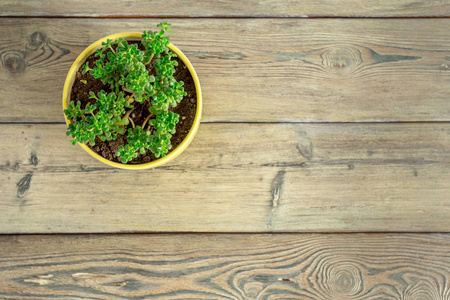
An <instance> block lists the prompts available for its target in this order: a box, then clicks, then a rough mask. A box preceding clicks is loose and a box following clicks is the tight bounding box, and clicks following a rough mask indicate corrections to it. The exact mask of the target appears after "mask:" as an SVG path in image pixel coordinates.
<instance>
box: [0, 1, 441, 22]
mask: <svg viewBox="0 0 450 300" xmlns="http://www.w3.org/2000/svg"><path fill="white" fill-rule="evenodd" d="M0 16H64V17H102V16H103V17H104V16H106V17H109V16H119V17H124V16H128V17H132V16H134V17H136V16H137V17H155V16H156V17H172V16H173V17H175V16H176V17H282V18H283V17H402V16H422V17H423V16H450V3H449V2H448V1H439V0H429V1H425V0H421V1H414V0H398V1H387V0H382V1H371V2H370V3H366V2H364V1H358V0H319V1H317V0H316V1H311V0H308V1H296V0H284V1H277V0H247V1H238V0H214V1H211V0H210V1H199V0H197V1H192V0H189V1H188V0H166V1H158V2H155V1H152V2H149V1H145V0H134V1H118V0H115V1H105V0H100V1H87V0H77V1H68V0H46V1H43V0H39V1H26V0H2V1H1V2H0Z"/></svg>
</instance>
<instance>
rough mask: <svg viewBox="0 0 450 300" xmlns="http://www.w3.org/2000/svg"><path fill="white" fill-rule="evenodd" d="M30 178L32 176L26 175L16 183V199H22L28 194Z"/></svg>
mask: <svg viewBox="0 0 450 300" xmlns="http://www.w3.org/2000/svg"><path fill="white" fill-rule="evenodd" d="M32 176H33V174H27V175H25V176H24V177H23V178H22V179H21V180H20V181H19V182H18V183H17V198H23V197H25V195H26V194H27V193H28V190H29V189H30V185H31V177H32Z"/></svg>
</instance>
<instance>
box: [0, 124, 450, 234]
mask: <svg viewBox="0 0 450 300" xmlns="http://www.w3.org/2000/svg"><path fill="white" fill-rule="evenodd" d="M0 139H1V140H2V141H8V142H6V143H1V145H0V153H2V156H1V157H0V186H1V189H2V193H1V194H0V232H1V233H47V232H48V233H55V232H56V233H58V232H59V233H65V232H75V233H76V232H87V233H92V232H130V231H131V232H135V231H143V232H160V231H184V232H186V231H200V232H207V231H211V232H269V231H273V232H283V231H295V232H306V231H308V232H349V231H352V232H354V231H432V232H436V231H439V232H447V231H450V221H449V219H450V218H449V217H450V198H449V197H450V196H449V195H450V180H449V178H450V124H233V123H231V124H215V123H213V124H202V125H201V126H200V130H199V132H198V134H197V136H196V138H195V139H194V141H193V143H192V144H191V145H190V146H189V147H188V148H187V150H186V151H185V152H183V154H181V156H180V157H179V158H177V159H176V160H175V161H173V162H171V163H169V164H167V165H165V166H163V167H160V168H157V169H152V170H145V171H137V172H129V171H124V170H116V169H112V168H110V167H108V166H106V165H103V164H101V163H99V162H97V161H96V160H94V159H93V158H92V157H90V156H89V155H88V154H87V153H85V152H84V151H83V150H82V149H81V148H80V147H78V146H76V147H75V146H72V145H71V144H70V143H69V141H68V138H67V137H65V126H64V125H62V124H60V125H59V124H57V125H1V126H0Z"/></svg>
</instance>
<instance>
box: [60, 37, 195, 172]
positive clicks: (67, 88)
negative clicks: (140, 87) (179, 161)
mask: <svg viewBox="0 0 450 300" xmlns="http://www.w3.org/2000/svg"><path fill="white" fill-rule="evenodd" d="M141 35H142V34H141V33H135V32H126V33H119V34H114V35H110V36H107V37H104V38H102V39H100V40H98V41H96V42H95V43H93V44H92V45H90V46H89V47H87V48H86V49H85V50H84V51H83V52H82V53H81V54H80V55H79V56H78V58H77V59H76V60H75V62H74V63H73V65H72V67H71V68H70V70H69V73H68V74H67V78H66V82H65V84H64V92H63V108H64V109H66V108H67V105H68V104H69V102H70V93H71V91H72V85H73V83H74V81H75V75H76V73H77V71H78V69H80V67H81V66H82V65H83V64H84V62H85V61H86V59H87V58H88V57H89V56H90V55H91V54H93V53H94V52H95V51H96V50H97V49H99V48H101V47H102V42H106V40H107V39H111V40H117V39H119V38H124V39H125V40H127V41H139V40H141V39H142V38H141ZM169 48H170V50H171V51H172V52H174V53H176V54H177V55H178V58H179V59H181V60H182V61H183V63H184V64H185V65H186V66H187V68H188V69H189V72H191V75H192V78H193V79H194V83H195V90H196V92H197V112H196V114H195V119H194V124H193V125H192V127H191V130H190V131H189V133H188V135H187V136H186V138H185V139H184V140H183V142H181V144H180V145H178V147H177V148H176V149H173V150H172V151H171V152H170V153H169V154H168V155H167V156H165V157H163V158H160V159H157V160H154V161H152V162H149V163H145V164H136V165H132V164H122V163H117V162H112V161H110V160H107V159H105V158H104V157H102V156H100V155H98V154H97V153H95V152H94V151H92V150H91V149H90V148H89V147H88V146H87V145H85V144H80V143H78V144H79V145H80V146H81V148H83V149H84V150H85V151H86V152H87V153H89V154H90V155H91V156H92V157H94V158H96V159H98V160H99V161H101V162H103V163H105V164H107V165H110V166H112V167H116V168H121V169H128V170H140V169H149V168H155V167H159V166H161V165H163V164H165V163H168V162H169V161H171V160H172V159H174V158H175V157H177V156H178V155H180V153H181V152H183V151H184V149H186V147H187V146H188V145H189V144H190V142H191V141H192V140H193V139H194V136H195V134H196V133H197V130H198V127H199V126H200V118H201V115H202V92H201V89H200V82H199V80H198V77H197V74H196V73H195V70H194V67H193V66H192V64H191V62H190V61H189V60H188V59H187V57H186V56H185V55H184V54H183V52H181V51H180V50H179V49H178V48H177V47H175V46H174V45H172V44H170V45H169ZM64 118H65V119H66V123H67V125H68V124H69V120H68V119H67V117H66V115H65V114H64Z"/></svg>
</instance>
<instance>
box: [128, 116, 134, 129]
mask: <svg viewBox="0 0 450 300" xmlns="http://www.w3.org/2000/svg"><path fill="white" fill-rule="evenodd" d="M128 120H130V122H131V126H133V129H134V127H135V126H134V122H133V119H132V118H130V117H128Z"/></svg>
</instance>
